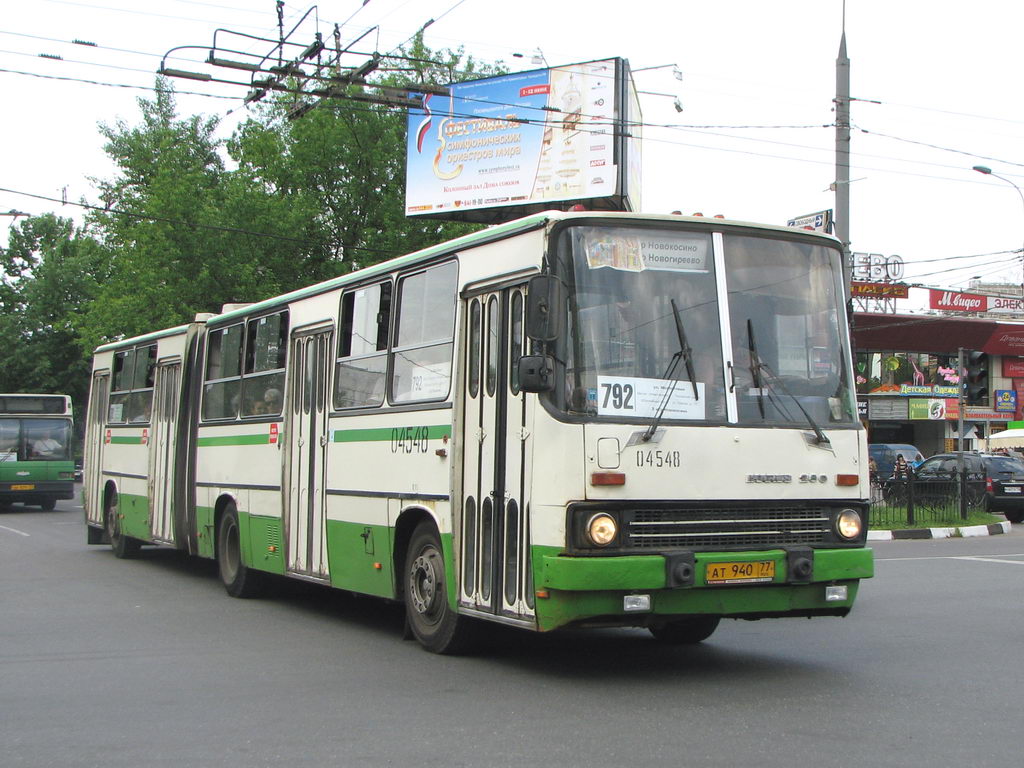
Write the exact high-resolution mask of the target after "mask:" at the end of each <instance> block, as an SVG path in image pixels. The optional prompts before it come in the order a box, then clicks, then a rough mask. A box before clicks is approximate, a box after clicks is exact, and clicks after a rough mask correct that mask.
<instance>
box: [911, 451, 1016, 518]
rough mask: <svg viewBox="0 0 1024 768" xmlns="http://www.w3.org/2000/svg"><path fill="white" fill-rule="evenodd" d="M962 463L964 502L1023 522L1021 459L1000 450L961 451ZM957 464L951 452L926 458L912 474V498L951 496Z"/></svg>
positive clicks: (957, 456) (958, 461)
mask: <svg viewBox="0 0 1024 768" xmlns="http://www.w3.org/2000/svg"><path fill="white" fill-rule="evenodd" d="M963 462H964V469H965V470H966V472H967V483H968V492H967V498H968V501H970V502H972V503H973V504H976V505H978V506H981V507H982V508H984V509H985V510H986V511H988V512H1001V513H1003V514H1004V515H1006V519H1007V520H1009V521H1010V522H1012V523H1020V522H1024V461H1021V460H1020V459H1018V458H1017V457H1016V456H1006V455H1004V454H1001V453H964V454H963ZM959 467H960V454H959V453H957V452H955V451H954V452H952V453H939V454H936V455H935V456H932V457H930V458H928V459H926V460H925V461H924V462H923V463H922V464H921V465H920V466H919V467H918V468H917V470H916V472H915V473H914V474H915V485H914V494H915V497H921V498H922V499H926V498H928V497H929V496H935V495H936V494H940V493H942V494H945V495H946V496H949V495H951V494H952V495H955V489H953V488H952V486H951V483H952V481H954V480H955V479H956V477H957V473H958V472H959ZM944 484H945V487H943V486H944Z"/></svg>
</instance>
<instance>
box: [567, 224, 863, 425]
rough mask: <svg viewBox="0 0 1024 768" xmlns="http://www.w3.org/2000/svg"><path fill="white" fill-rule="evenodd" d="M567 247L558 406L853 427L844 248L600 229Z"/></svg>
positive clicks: (577, 230)
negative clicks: (844, 306)
mask: <svg viewBox="0 0 1024 768" xmlns="http://www.w3.org/2000/svg"><path fill="white" fill-rule="evenodd" d="M559 244H560V252H559V258H558V259H557V264H558V265H559V266H558V267H557V268H556V269H558V270H560V272H561V274H560V276H561V277H562V278H563V280H565V282H566V284H567V285H568V286H569V289H570V300H569V302H568V307H567V311H568V324H567V327H568V333H567V334H566V337H565V339H564V340H563V341H562V345H563V348H561V349H559V350H558V354H557V357H558V359H559V360H560V361H564V363H565V377H564V388H561V389H559V390H558V391H556V393H555V399H556V401H558V402H559V405H560V407H562V408H564V410H565V411H567V412H568V413H569V414H572V415H580V414H583V415H587V416H590V417H597V418H608V419H614V420H643V419H658V420H659V421H662V422H672V421H676V422H685V423H691V424H692V423H699V424H727V423H731V424H742V425H753V426H757V425H764V426H796V427H807V426H808V422H809V421H811V422H813V423H814V424H815V425H821V426H829V427H835V426H856V423H857V422H856V410H855V407H854V403H855V399H854V396H853V392H852V388H851V383H850V380H849V374H848V371H847V369H848V366H849V361H848V360H847V359H845V356H844V355H843V352H842V350H843V348H844V343H845V339H846V333H847V331H846V328H845V325H844V323H843V314H842V301H843V298H842V297H843V290H842V270H841V259H840V253H839V251H838V250H836V249H833V248H829V247H826V246H823V245H818V244H814V243H810V242H805V241H803V240H799V241H791V240H784V239H779V238H775V237H765V236H759V237H756V236H752V235H746V234H728V233H726V234H724V235H723V236H722V237H721V238H718V239H717V243H716V238H714V237H713V236H712V234H711V233H710V232H704V231H702V232H695V231H685V230H678V229H668V228H639V227H637V228H612V227H601V226H581V227H572V228H570V229H569V230H568V231H567V233H566V235H565V236H564V237H562V238H561V239H560V241H559ZM716 246H717V249H718V251H717V253H716ZM560 384H561V383H560Z"/></svg>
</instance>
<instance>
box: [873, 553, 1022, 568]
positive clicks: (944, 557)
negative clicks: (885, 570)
mask: <svg viewBox="0 0 1024 768" xmlns="http://www.w3.org/2000/svg"><path fill="white" fill-rule="evenodd" d="M1002 557H1024V552H1010V553H1008V554H1005V555H924V556H922V557H876V558H875V562H876V563H881V562H889V563H893V562H899V561H903V560H989V561H991V562H999V560H998V558H1002ZM1005 562H1007V563H1019V564H1021V565H1024V561H1021V560H1006V561H1005Z"/></svg>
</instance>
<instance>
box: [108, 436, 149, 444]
mask: <svg viewBox="0 0 1024 768" xmlns="http://www.w3.org/2000/svg"><path fill="white" fill-rule="evenodd" d="M107 442H109V443H113V444H114V445H142V435H136V436H135V437H131V436H127V437H124V436H122V437H118V436H115V435H111V437H110V439H109V440H108V441H107Z"/></svg>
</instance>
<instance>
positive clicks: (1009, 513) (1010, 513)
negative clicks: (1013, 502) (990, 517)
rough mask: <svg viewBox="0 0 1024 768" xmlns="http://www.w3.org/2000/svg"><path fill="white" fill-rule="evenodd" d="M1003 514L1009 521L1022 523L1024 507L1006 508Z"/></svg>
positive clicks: (1023, 521)
mask: <svg viewBox="0 0 1024 768" xmlns="http://www.w3.org/2000/svg"><path fill="white" fill-rule="evenodd" d="M1003 516H1004V517H1005V518H1006V519H1007V520H1009V521H1010V522H1011V523H1018V524H1019V523H1024V509H1008V510H1006V511H1005V512H1003Z"/></svg>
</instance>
